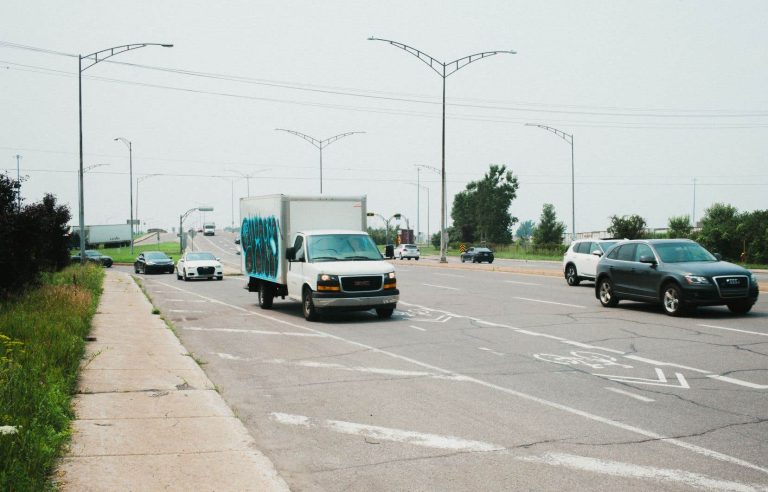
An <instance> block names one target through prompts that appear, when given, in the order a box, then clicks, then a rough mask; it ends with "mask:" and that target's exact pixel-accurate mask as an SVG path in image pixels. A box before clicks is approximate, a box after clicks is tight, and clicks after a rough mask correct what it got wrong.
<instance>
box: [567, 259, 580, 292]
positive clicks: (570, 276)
mask: <svg viewBox="0 0 768 492" xmlns="http://www.w3.org/2000/svg"><path fill="white" fill-rule="evenodd" d="M565 280H566V281H567V282H568V285H570V286H571V287H576V286H577V285H579V284H580V283H581V280H580V279H579V275H578V274H577V273H576V265H573V264H569V265H568V266H567V267H565Z"/></svg>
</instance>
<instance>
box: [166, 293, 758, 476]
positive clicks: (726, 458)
mask: <svg viewBox="0 0 768 492" xmlns="http://www.w3.org/2000/svg"><path fill="white" fill-rule="evenodd" d="M159 283H161V284H162V285H165V286H166V287H170V288H172V289H176V290H178V291H181V292H186V293H188V294H192V295H196V296H198V297H200V298H201V299H206V300H209V301H211V302H213V303H216V304H220V305H222V306H227V307H229V308H231V309H234V310H236V311H240V312H246V313H251V314H252V315H254V316H258V317H260V318H262V319H268V320H270V321H272V322H274V323H279V324H283V325H288V326H292V327H294V328H298V329H300V330H305V331H309V332H311V333H317V334H322V335H324V336H327V337H328V338H330V339H332V340H337V341H339V342H343V343H346V344H349V345H352V346H355V347H360V348H364V349H366V350H368V351H370V352H371V353H377V354H381V355H386V356H388V357H392V358H394V359H397V360H402V361H405V362H410V363H411V364H414V365H417V366H419V367H423V368H425V369H429V370H431V371H434V372H439V373H442V374H445V375H448V376H453V377H460V378H462V381H465V382H468V383H473V384H476V385H478V386H482V387H484V388H488V389H492V390H496V391H499V392H502V393H505V394H507V395H511V396H514V397H517V398H520V399H522V400H526V401H530V402H533V403H537V404H539V405H542V406H545V407H548V408H552V409H555V410H560V411H562V412H565V413H569V414H571V415H576V416H579V417H582V418H584V419H587V420H591V421H593V422H597V423H601V424H604V425H607V426H610V427H614V428H616V429H621V430H624V431H627V432H631V433H633V434H637V435H640V436H643V437H647V438H649V439H653V440H658V441H663V442H664V443H666V444H670V445H672V446H677V447H679V448H681V449H685V450H687V451H690V452H692V453H696V454H698V455H701V456H706V457H708V458H712V459H715V460H718V461H722V462H725V463H731V464H735V465H738V466H741V467H744V468H749V469H752V470H757V471H759V472H761V473H764V474H766V475H768V468H764V467H762V466H759V465H755V464H754V463H750V462H749V461H745V460H742V459H740V458H736V457H734V456H730V455H727V454H723V453H720V452H718V451H714V450H712V449H708V448H705V447H702V446H697V445H696V444H690V443H688V442H685V441H682V440H680V439H677V438H674V437H669V436H665V435H663V434H659V433H657V432H654V431H650V430H646V429H643V428H641V427H635V426H633V425H629V424H625V423H623V422H619V421H618V420H613V419H610V418H607V417H602V416H600V415H597V414H594V413H590V412H586V411H584V410H579V409H578V408H575V407H570V406H568V405H563V404H562V403H557V402H554V401H551V400H546V399H544V398H539V397H538V396H533V395H529V394H527V393H523V392H521V391H517V390H514V389H512V388H507V387H504V386H500V385H498V384H494V383H491V382H488V381H484V380H482V379H478V378H475V377H472V376H467V375H464V374H461V373H457V372H455V371H451V370H449V369H444V368H442V367H439V366H435V365H432V364H429V363H426V362H422V361H420V360H417V359H413V358H411V357H407V356H404V355H400V354H396V353H394V352H390V351H388V350H384V349H380V348H378V347H374V346H372V345H368V344H365V343H361V342H356V341H354V340H350V339H348V338H344V337H342V336H339V335H333V334H331V333H327V332H324V331H321V330H318V329H317V328H312V327H310V326H304V325H299V324H296V323H293V322H291V321H286V320H284V319H280V318H276V317H274V316H270V315H267V314H263V313H260V312H257V311H252V310H250V309H245V308H243V307H240V306H237V305H235V304H229V303H226V302H224V301H220V300H218V299H214V298H213V297H207V296H204V295H202V294H198V293H196V292H193V291H190V290H186V289H182V288H180V287H175V286H173V285H170V284H166V283H163V282H159ZM403 304H406V305H409V306H415V307H422V308H423V306H419V305H416V304H410V303H403ZM435 311H436V310H435ZM446 314H450V313H446ZM454 316H455V315H454ZM463 317H464V318H469V317H467V316H463ZM469 319H472V318H469ZM509 328H510V329H513V330H514V328H511V327H509Z"/></svg>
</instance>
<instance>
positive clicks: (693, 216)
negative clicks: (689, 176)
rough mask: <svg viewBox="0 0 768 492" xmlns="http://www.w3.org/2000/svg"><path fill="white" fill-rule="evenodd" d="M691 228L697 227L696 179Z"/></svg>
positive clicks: (694, 179) (694, 182) (694, 180)
mask: <svg viewBox="0 0 768 492" xmlns="http://www.w3.org/2000/svg"><path fill="white" fill-rule="evenodd" d="M691 227H696V178H693V213H691Z"/></svg>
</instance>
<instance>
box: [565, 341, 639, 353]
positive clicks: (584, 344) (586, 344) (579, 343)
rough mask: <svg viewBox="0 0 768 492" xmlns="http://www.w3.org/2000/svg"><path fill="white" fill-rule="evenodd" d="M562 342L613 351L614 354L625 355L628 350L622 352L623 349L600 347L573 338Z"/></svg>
mask: <svg viewBox="0 0 768 492" xmlns="http://www.w3.org/2000/svg"><path fill="white" fill-rule="evenodd" d="M561 342H562V343H565V344H568V345H573V346H574V347H581V348H588V349H598V350H604V351H606V352H612V353H614V354H619V355H624V354H626V352H622V351H621V350H613V349H609V348H605V347H598V346H597V345H590V344H588V343H581V342H574V341H573V340H561Z"/></svg>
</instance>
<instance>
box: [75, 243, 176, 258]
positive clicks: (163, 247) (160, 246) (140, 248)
mask: <svg viewBox="0 0 768 492" xmlns="http://www.w3.org/2000/svg"><path fill="white" fill-rule="evenodd" d="M97 251H98V252H99V253H101V254H103V255H107V256H109V257H111V258H112V261H114V262H115V263H133V262H134V261H136V257H137V256H139V254H141V253H143V252H145V251H162V252H163V253H165V254H167V255H168V256H170V257H171V258H173V259H174V260H178V259H179V256H181V255H180V254H179V243H178V242H173V241H169V242H165V243H151V244H135V245H134V246H133V254H131V248H130V246H123V247H121V248H102V249H98V250H97ZM71 253H72V254H73V255H77V254H79V253H80V250H79V249H73V250H72V252H71Z"/></svg>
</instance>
